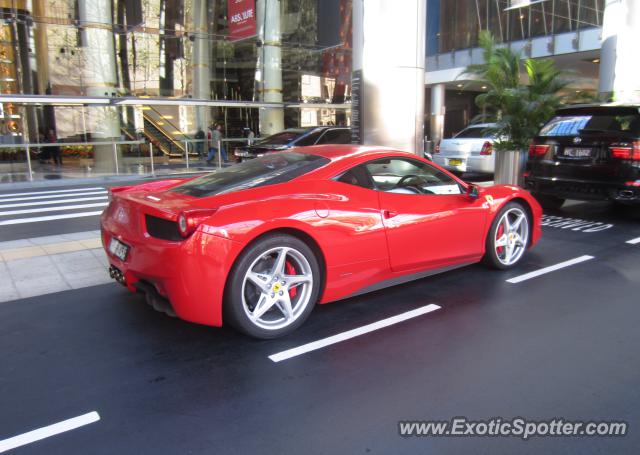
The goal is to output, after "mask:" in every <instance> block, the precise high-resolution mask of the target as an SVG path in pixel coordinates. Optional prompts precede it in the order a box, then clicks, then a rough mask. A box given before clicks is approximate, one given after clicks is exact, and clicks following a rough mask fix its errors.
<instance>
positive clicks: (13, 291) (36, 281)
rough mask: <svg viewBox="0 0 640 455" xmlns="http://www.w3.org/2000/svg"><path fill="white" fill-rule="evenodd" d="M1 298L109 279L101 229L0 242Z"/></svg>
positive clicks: (22, 295)
mask: <svg viewBox="0 0 640 455" xmlns="http://www.w3.org/2000/svg"><path fill="white" fill-rule="evenodd" d="M0 277H1V278H0V302H8V301H11V300H17V299H22V298H26V297H34V296H38V295H44V294H50V293H53V292H60V291H66V290H69V289H80V288H84V287H87V286H94V285H97V284H104V283H109V282H111V281H112V280H111V279H110V278H109V273H108V262H107V258H106V256H105V253H104V250H103V249H102V244H101V242H100V231H86V232H76V233H73V234H62V235H50V236H46V237H36V238H32V239H22V240H13V241H8V242H0Z"/></svg>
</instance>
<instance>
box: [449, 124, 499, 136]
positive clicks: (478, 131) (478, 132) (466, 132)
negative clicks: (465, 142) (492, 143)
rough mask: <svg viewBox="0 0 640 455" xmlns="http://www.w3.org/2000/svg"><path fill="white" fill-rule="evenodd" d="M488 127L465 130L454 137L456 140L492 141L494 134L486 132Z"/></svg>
mask: <svg viewBox="0 0 640 455" xmlns="http://www.w3.org/2000/svg"><path fill="white" fill-rule="evenodd" d="M488 128H491V127H490V126H475V127H473V128H466V129H464V130H462V131H460V132H459V133H458V134H457V135H456V139H493V138H495V134H493V133H492V132H491V131H489V130H488Z"/></svg>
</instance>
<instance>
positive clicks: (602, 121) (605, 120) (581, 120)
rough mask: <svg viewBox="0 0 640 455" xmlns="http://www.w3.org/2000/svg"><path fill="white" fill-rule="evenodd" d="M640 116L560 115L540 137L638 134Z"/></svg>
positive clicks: (546, 126)
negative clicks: (591, 133) (593, 133)
mask: <svg viewBox="0 0 640 455" xmlns="http://www.w3.org/2000/svg"><path fill="white" fill-rule="evenodd" d="M639 127H640V116H639V115H636V114H631V115H611V114H593V115H559V116H557V117H554V118H553V119H552V120H551V121H550V122H549V123H547V124H546V125H545V126H544V127H543V128H542V130H541V131H540V136H578V135H579V134H580V133H581V132H590V131H591V132H604V133H608V132H614V133H625V132H631V133H636V132H638V130H639Z"/></svg>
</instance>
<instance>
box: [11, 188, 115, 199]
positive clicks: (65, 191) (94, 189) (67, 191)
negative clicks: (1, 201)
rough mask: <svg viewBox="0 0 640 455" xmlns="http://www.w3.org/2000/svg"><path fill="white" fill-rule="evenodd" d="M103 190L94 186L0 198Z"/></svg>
mask: <svg viewBox="0 0 640 455" xmlns="http://www.w3.org/2000/svg"><path fill="white" fill-rule="evenodd" d="M97 190H104V188H103V187H101V186H96V187H92V188H72V189H70V190H51V191H32V192H29V193H11V194H6V193H5V194H0V198H2V197H13V196H30V195H33V194H57V193H75V192H79V191H97Z"/></svg>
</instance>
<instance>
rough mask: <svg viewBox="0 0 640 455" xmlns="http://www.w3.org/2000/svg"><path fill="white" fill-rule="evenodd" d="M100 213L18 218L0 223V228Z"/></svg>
mask: <svg viewBox="0 0 640 455" xmlns="http://www.w3.org/2000/svg"><path fill="white" fill-rule="evenodd" d="M101 213H102V210H98V211H97V212H77V213H65V214H64V215H50V216H38V217H34V218H18V219H14V220H5V221H0V226H7V225H10V224H26V223H38V222H40V221H52V220H66V219H69V218H83V217H87V216H97V215H100V214H101Z"/></svg>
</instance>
